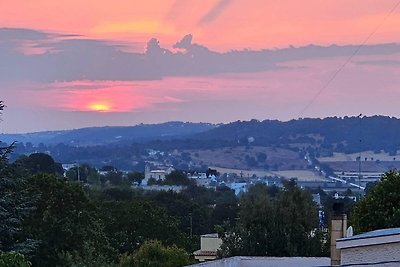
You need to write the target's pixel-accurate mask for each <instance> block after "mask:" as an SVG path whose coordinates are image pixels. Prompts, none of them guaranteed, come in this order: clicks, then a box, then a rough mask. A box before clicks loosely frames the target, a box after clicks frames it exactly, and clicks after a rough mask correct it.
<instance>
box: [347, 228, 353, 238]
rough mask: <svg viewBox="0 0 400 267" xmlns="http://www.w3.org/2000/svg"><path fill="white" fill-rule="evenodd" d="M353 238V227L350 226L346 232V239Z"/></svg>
mask: <svg viewBox="0 0 400 267" xmlns="http://www.w3.org/2000/svg"><path fill="white" fill-rule="evenodd" d="M351 236H353V226H349V228H347V230H346V237H351Z"/></svg>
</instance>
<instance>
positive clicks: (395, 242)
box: [336, 228, 400, 267]
mask: <svg viewBox="0 0 400 267" xmlns="http://www.w3.org/2000/svg"><path fill="white" fill-rule="evenodd" d="M336 248H337V249H340V258H341V262H340V264H341V265H345V266H349V267H351V266H370V265H371V266H400V228H388V229H381V230H376V231H371V232H367V233H364V234H360V235H355V236H351V237H345V238H340V239H337V240H336Z"/></svg>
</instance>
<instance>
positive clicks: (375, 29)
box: [298, 0, 400, 118]
mask: <svg viewBox="0 0 400 267" xmlns="http://www.w3.org/2000/svg"><path fill="white" fill-rule="evenodd" d="M399 5H400V0H399V1H397V3H396V4H395V5H394V6H393V7H392V9H391V10H390V11H389V12H388V13H387V14H386V15H385V16H384V17H383V19H382V20H381V21H380V22H379V24H378V25H377V26H376V27H375V28H374V30H373V31H372V32H371V33H370V34H369V35H368V36H367V37H366V38H365V39H364V41H363V42H362V43H361V44H360V45H359V46H358V47H357V48H356V49H355V50H354V52H353V53H352V54H351V55H350V56H349V57H348V58H347V59H346V60H345V61H344V62H343V64H342V65H340V67H339V68H338V69H337V70H336V71H335V72H334V73H333V75H332V76H331V77H330V79H329V80H328V81H327V82H326V83H325V84H324V85H323V86H322V87H321V88H320V89H319V90H318V91H317V93H316V94H315V95H314V96H313V98H312V99H311V101H309V102H308V103H307V105H306V106H305V107H304V108H303V109H302V110H301V111H300V113H299V116H298V117H299V118H301V117H302V116H303V115H304V113H305V112H306V111H307V110H308V108H309V107H310V106H311V105H312V104H314V102H315V101H316V100H317V99H318V97H319V96H320V95H321V94H322V92H323V91H325V89H326V88H328V87H329V85H330V84H331V83H332V82H333V81H334V80H335V79H336V77H337V76H338V75H339V73H340V72H342V70H343V69H344V68H345V67H346V66H347V64H349V63H350V61H351V60H352V59H353V57H354V56H356V55H357V54H358V52H359V51H360V50H361V48H362V47H364V46H365V44H366V43H367V42H368V41H369V40H370V39H371V37H372V36H373V35H374V34H375V33H376V32H377V31H378V30H379V29H380V27H381V26H382V25H383V24H384V23H385V21H386V20H387V19H388V18H389V17H390V15H392V14H393V12H394V11H395V10H396V9H397V7H398V6H399Z"/></svg>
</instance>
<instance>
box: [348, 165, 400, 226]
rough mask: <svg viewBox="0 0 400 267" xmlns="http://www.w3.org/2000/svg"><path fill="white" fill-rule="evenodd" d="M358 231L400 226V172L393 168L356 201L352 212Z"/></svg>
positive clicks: (352, 218) (353, 223)
mask: <svg viewBox="0 0 400 267" xmlns="http://www.w3.org/2000/svg"><path fill="white" fill-rule="evenodd" d="M351 224H352V225H353V227H354V229H355V231H356V232H367V231H372V230H376V229H382V228H392V227H399V226H400V172H399V171H397V170H392V171H389V172H386V173H385V174H384V175H382V178H381V181H380V182H379V183H378V184H376V185H375V186H374V187H372V188H371V189H370V190H369V191H368V193H367V195H366V196H365V197H364V198H362V199H361V200H360V201H358V202H357V203H356V205H355V206H354V208H353V210H352V212H351Z"/></svg>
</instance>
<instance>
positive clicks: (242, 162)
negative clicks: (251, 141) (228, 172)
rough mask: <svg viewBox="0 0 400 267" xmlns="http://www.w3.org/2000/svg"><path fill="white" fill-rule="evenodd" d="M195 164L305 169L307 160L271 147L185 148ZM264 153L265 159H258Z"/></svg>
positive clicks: (289, 151) (288, 151) (248, 168)
mask: <svg viewBox="0 0 400 267" xmlns="http://www.w3.org/2000/svg"><path fill="white" fill-rule="evenodd" d="M180 153H189V154H190V157H191V160H192V162H193V163H194V164H196V165H206V166H215V167H220V168H228V169H229V168H230V169H237V170H253V169H255V170H266V171H268V170H305V169H306V168H307V161H305V160H304V159H303V158H301V157H300V156H299V154H298V153H297V152H294V151H292V150H289V149H283V148H271V147H246V146H241V147H225V148H219V149H207V150H195V151H194V150H185V151H180ZM260 154H264V155H265V156H266V159H264V160H262V159H259V155H260Z"/></svg>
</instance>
